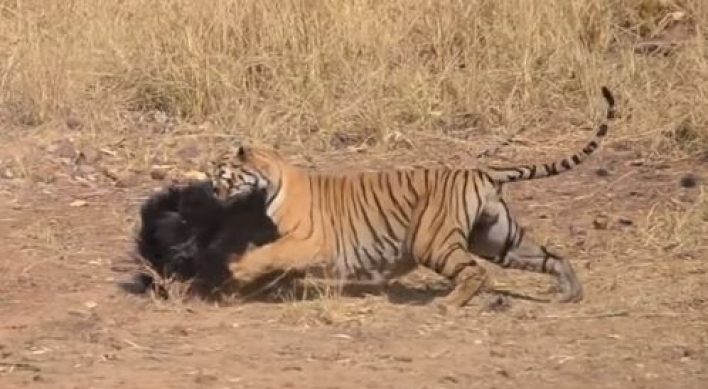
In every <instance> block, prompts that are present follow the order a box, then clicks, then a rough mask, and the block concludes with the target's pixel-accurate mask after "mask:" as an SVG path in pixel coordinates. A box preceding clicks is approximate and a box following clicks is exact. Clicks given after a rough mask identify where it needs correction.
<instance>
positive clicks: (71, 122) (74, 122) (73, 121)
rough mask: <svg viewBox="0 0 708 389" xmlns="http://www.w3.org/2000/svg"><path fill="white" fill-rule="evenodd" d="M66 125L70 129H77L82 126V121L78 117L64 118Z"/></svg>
mask: <svg viewBox="0 0 708 389" xmlns="http://www.w3.org/2000/svg"><path fill="white" fill-rule="evenodd" d="M66 126H67V127H69V129H70V130H78V129H80V128H81V127H83V126H84V123H83V122H82V121H81V120H80V119H79V118H76V117H73V116H72V117H69V118H67V119H66Z"/></svg>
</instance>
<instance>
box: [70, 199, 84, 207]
mask: <svg viewBox="0 0 708 389" xmlns="http://www.w3.org/2000/svg"><path fill="white" fill-rule="evenodd" d="M87 205H88V203H87V202H85V201H84V200H74V201H72V202H71V203H70V204H69V206H70V207H85V206H87Z"/></svg>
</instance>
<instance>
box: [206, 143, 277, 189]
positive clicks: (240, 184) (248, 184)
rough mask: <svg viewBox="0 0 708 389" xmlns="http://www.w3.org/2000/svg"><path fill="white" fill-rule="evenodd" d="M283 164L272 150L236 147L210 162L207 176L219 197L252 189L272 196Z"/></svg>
mask: <svg viewBox="0 0 708 389" xmlns="http://www.w3.org/2000/svg"><path fill="white" fill-rule="evenodd" d="M284 165H285V163H284V161H283V159H282V157H281V156H280V154H278V153H277V152H276V151H275V150H270V149H266V148H261V147H252V146H239V147H237V148H236V150H235V151H233V150H232V151H230V152H228V153H225V154H222V155H221V156H219V157H217V158H216V159H215V160H213V161H212V162H211V163H210V169H209V172H208V173H207V177H208V178H209V180H210V181H211V184H212V189H213V191H214V195H215V196H216V197H217V198H218V199H221V200H229V199H234V198H240V197H243V196H245V195H248V194H250V193H253V192H256V191H261V190H262V191H265V192H266V194H267V197H272V196H274V194H275V193H276V192H277V191H278V189H279V187H280V185H281V182H282V175H283V173H282V172H283V167H284Z"/></svg>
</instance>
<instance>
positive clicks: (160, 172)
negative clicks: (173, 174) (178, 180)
mask: <svg viewBox="0 0 708 389" xmlns="http://www.w3.org/2000/svg"><path fill="white" fill-rule="evenodd" d="M165 177H167V169H164V168H162V167H157V166H153V167H152V169H150V178H152V179H153V180H155V181H162V180H164V179H165Z"/></svg>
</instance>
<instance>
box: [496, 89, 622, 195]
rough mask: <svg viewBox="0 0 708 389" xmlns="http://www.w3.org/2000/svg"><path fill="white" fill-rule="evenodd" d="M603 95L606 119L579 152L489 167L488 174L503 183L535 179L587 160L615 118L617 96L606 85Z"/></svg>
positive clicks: (552, 174)
mask: <svg viewBox="0 0 708 389" xmlns="http://www.w3.org/2000/svg"><path fill="white" fill-rule="evenodd" d="M602 97H604V99H605V101H606V102H607V111H606V112H607V113H606V115H605V121H603V123H601V124H600V125H599V126H598V128H597V130H596V131H595V133H594V134H593V137H592V139H590V141H589V142H588V143H587V144H586V145H585V147H583V149H582V150H580V151H578V152H577V153H575V154H573V155H571V156H569V157H566V158H563V159H560V160H557V161H554V162H550V163H544V164H537V165H522V166H515V167H489V168H487V174H488V175H489V177H490V178H491V179H492V181H494V182H496V183H498V184H503V183H507V182H514V181H525V180H535V179H537V178H546V177H553V176H556V175H558V174H561V173H565V172H567V171H568V170H571V169H573V168H574V167H576V166H578V165H580V164H581V163H583V161H585V160H586V159H587V158H588V157H589V156H590V155H591V154H592V153H593V152H595V150H597V148H598V147H599V145H600V141H601V140H602V138H604V137H605V135H607V130H608V127H609V126H608V122H609V121H611V120H612V119H614V118H615V113H616V112H615V98H614V96H612V93H611V92H610V90H609V89H607V88H606V87H604V86H603V87H602Z"/></svg>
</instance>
